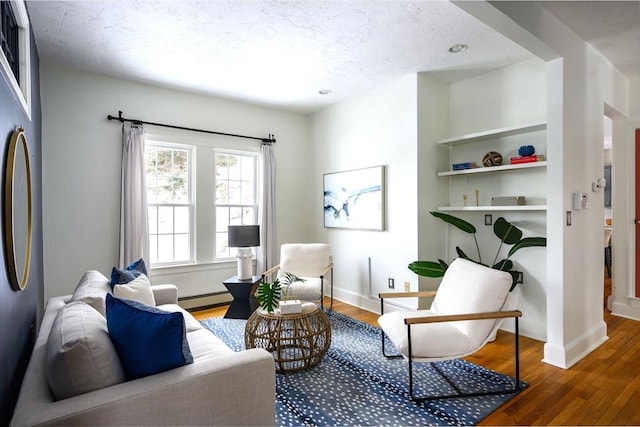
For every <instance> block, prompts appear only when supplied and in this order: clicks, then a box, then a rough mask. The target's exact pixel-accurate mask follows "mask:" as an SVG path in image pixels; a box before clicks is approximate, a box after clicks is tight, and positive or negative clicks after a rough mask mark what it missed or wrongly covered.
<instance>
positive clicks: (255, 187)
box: [213, 148, 260, 262]
mask: <svg viewBox="0 0 640 427" xmlns="http://www.w3.org/2000/svg"><path fill="white" fill-rule="evenodd" d="M218 154H230V155H234V156H247V157H248V156H251V157H254V158H255V164H256V167H255V170H254V177H253V178H254V179H253V194H254V195H255V203H254V205H253V207H254V210H255V215H256V218H255V221H256V222H255V223H256V224H257V223H258V211H259V206H258V205H259V201H258V188H259V182H258V180H259V176H258V175H259V168H260V166H259V164H260V155H259V153H257V152H255V151H242V150H237V149H236V150H233V149H228V148H214V149H213V155H214V159H215V156H217V155H218ZM214 166H215V165H214ZM214 190H215V185H214ZM217 206H218V205H217V204H215V194H214V207H217ZM225 206H236V207H241V206H244V205H234V204H229V205H225ZM213 215H214V218H213V219H214V222H215V221H216V218H215V215H216V211H215V209H214V211H213ZM251 250H252V253H253V257H254V259H255V256H256V253H255V252H256V249H255V248H252V249H251ZM213 259H214V262H225V261H232V260H235V259H236V257H235V255H234V256H230V257H220V258H218V257H217V256H216V254H215V253H214V254H213Z"/></svg>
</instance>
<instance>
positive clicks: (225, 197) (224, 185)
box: [216, 181, 229, 204]
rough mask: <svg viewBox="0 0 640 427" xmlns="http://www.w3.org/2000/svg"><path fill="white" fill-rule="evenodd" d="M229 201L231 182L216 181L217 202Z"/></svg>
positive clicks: (225, 202)
mask: <svg viewBox="0 0 640 427" xmlns="http://www.w3.org/2000/svg"><path fill="white" fill-rule="evenodd" d="M227 203H229V182H228V181H216V204H227Z"/></svg>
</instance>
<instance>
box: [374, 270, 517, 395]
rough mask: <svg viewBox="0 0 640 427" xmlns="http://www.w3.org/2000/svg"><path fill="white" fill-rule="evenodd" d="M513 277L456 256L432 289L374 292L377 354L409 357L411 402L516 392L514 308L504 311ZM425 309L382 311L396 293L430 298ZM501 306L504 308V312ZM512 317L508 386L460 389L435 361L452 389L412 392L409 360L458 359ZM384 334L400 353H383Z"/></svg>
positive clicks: (478, 345)
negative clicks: (512, 366)
mask: <svg viewBox="0 0 640 427" xmlns="http://www.w3.org/2000/svg"><path fill="white" fill-rule="evenodd" d="M511 283H512V277H511V275H510V274H509V273H506V272H503V271H498V270H494V269H492V268H489V267H485V266H483V265H480V264H477V263H474V262H471V261H468V260H465V259H462V258H458V259H456V260H455V261H453V262H452V263H451V265H450V266H449V268H448V269H447V271H446V272H445V275H444V277H443V279H442V282H441V283H440V287H439V288H438V291H437V292H427V291H422V292H400V293H393V292H390V293H382V294H379V297H380V305H381V316H380V317H379V318H378V324H379V325H380V327H381V328H382V353H383V355H384V356H385V357H403V358H404V359H406V360H407V361H408V362H409V391H410V394H411V398H412V399H413V400H416V401H423V400H433V399H445V398H456V397H466V396H479V395H488V394H506V393H517V392H518V391H520V364H519V363H520V362H519V343H518V336H519V332H518V318H519V317H521V316H522V313H521V312H520V311H519V310H508V311H507V309H506V307H507V306H508V302H507V297H508V295H509V288H510V287H511ZM433 296H435V298H434V300H433V302H432V304H431V308H430V309H429V310H415V311H407V310H402V311H394V312H390V313H386V314H385V313H384V301H385V299H389V298H401V297H433ZM503 310H504V311H503ZM509 317H513V318H514V319H515V370H516V380H515V383H514V384H513V388H507V389H505V390H498V391H491V392H477V393H475V392H471V393H470V392H462V391H461V389H460V388H459V387H458V386H457V385H456V384H455V383H454V382H453V381H451V380H450V379H449V378H447V377H446V376H445V374H444V372H442V370H441V369H439V368H438V366H437V365H436V364H434V363H432V367H433V368H434V369H435V370H436V371H437V372H438V373H439V374H440V375H442V376H443V378H444V379H445V380H446V381H447V382H448V383H449V384H450V385H451V386H452V388H453V389H454V390H455V391H456V393H454V394H448V395H444V396H420V397H417V396H416V395H415V393H414V384H413V383H414V379H413V364H414V363H421V362H428V363H431V362H437V361H442V360H450V359H458V358H462V357H464V356H468V355H470V354H472V353H475V352H476V351H478V350H480V349H481V348H482V347H483V346H484V345H485V344H487V342H489V341H490V340H491V338H492V336H493V334H494V332H495V331H496V330H497V329H498V327H499V326H500V323H501V319H504V318H509ZM385 335H386V336H387V337H388V338H389V341H390V342H391V343H392V344H393V345H394V346H395V347H396V349H397V351H398V353H399V354H391V355H388V354H386V352H385Z"/></svg>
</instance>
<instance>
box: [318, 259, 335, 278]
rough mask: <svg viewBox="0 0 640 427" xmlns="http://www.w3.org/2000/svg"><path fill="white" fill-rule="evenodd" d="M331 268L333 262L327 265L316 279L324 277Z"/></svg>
mask: <svg viewBox="0 0 640 427" xmlns="http://www.w3.org/2000/svg"><path fill="white" fill-rule="evenodd" d="M332 268H333V262H330V263H329V265H327V266H326V267H325V268H324V270H322V273H320V276H318V277H324V276H325V275H326V274H327V273H328V272H329V270H331V269H332Z"/></svg>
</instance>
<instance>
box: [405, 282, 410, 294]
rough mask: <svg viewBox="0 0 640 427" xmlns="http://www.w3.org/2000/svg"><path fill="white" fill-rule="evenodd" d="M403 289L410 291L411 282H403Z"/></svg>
mask: <svg viewBox="0 0 640 427" xmlns="http://www.w3.org/2000/svg"><path fill="white" fill-rule="evenodd" d="M404 291H405V292H411V282H404Z"/></svg>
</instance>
